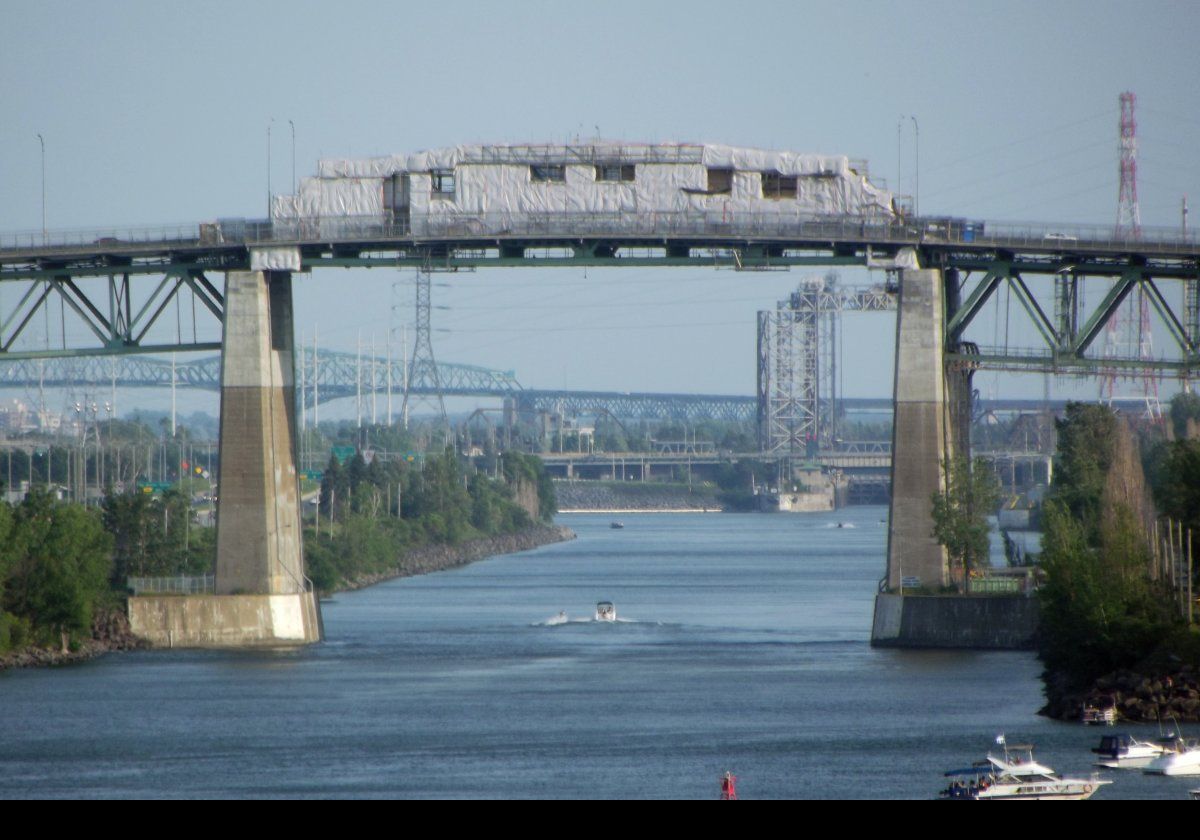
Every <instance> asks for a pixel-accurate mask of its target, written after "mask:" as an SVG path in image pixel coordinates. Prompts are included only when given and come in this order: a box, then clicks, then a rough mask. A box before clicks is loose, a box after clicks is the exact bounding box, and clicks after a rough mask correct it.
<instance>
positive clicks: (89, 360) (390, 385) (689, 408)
mask: <svg viewBox="0 0 1200 840" xmlns="http://www.w3.org/2000/svg"><path fill="white" fill-rule="evenodd" d="M300 357H302V358H300ZM389 365H390V366H391V372H390V376H389V374H388V372H387V368H388V366H389ZM297 368H298V369H300V368H302V369H303V370H304V377H305V382H306V383H307V385H306V396H307V399H308V400H309V401H308V402H306V405H307V406H308V407H309V408H311V407H312V402H311V398H312V396H313V393H314V389H313V387H312V383H313V371H314V370H316V371H317V375H316V382H317V387H316V389H315V393H316V395H317V398H318V400H319V401H320V402H322V403H324V402H329V401H332V400H336V399H346V398H351V397H354V396H356V395H358V394H360V393H361V394H363V395H364V396H365V395H368V394H371V393H374V394H377V395H378V394H386V393H388V392H389V391H390V392H391V393H392V394H393V395H398V394H399V393H401V392H402V389H403V382H404V367H403V362H401V361H397V360H395V359H387V358H372V357H361V358H360V357H359V356H358V355H357V354H355V353H341V352H336V351H330V350H319V351H318V352H317V362H316V363H315V365H314V362H313V358H312V351H311V350H306V351H303V352H300V353H299V354H298V358H297ZM438 370H439V371H440V372H441V380H442V387H443V393H445V394H447V395H449V396H460V397H490V398H496V399H510V400H512V408H513V409H514V410H515V411H516V412H518V413H521V414H545V415H551V416H554V415H559V416H562V417H588V416H601V415H607V416H612V417H616V418H617V419H619V420H621V421H638V420H647V421H675V422H682V423H694V422H697V421H700V420H721V421H731V422H750V421H753V420H754V419H755V416H756V411H757V407H758V400H757V398H755V397H752V396H746V395H741V394H729V395H721V394H668V393H636V392H634V393H626V392H619V391H566V390H564V391H555V390H539V389H531V388H524V387H522V386H521V384H520V382H519V381H518V380H517V378H516V374H515V373H514V372H513V371H498V370H491V369H488V368H484V367H478V366H475V365H463V364H454V363H448V362H439V363H438ZM220 376H221V359H220V357H219V356H208V357H205V358H201V359H188V360H183V361H177V362H175V363H174V364H173V363H172V361H171V360H170V359H163V358H158V357H155V356H145V355H126V356H108V357H96V356H81V357H73V358H36V359H29V358H18V359H12V360H5V359H0V389H14V390H16V389H21V390H29V389H33V388H37V387H39V386H41V387H46V388H58V389H72V390H74V389H82V390H86V391H99V390H102V389H105V388H108V387H110V386H112V385H113V384H114V383H115V384H116V385H118V386H119V387H121V388H170V387H171V386H172V382H174V385H175V387H177V388H187V389H194V390H201V391H211V392H214V393H215V392H217V391H219V390H220V382H221V380H220ZM411 392H412V393H415V394H421V395H426V394H428V395H432V394H433V390H432V388H431V387H430V386H429V385H428V384H414V385H412V386H411ZM1065 404H1066V403H1065V402H1064V401H1063V400H1051V401H1049V402H1047V401H1045V400H1040V399H982V400H978V401H977V404H976V406H975V408H976V411H978V412H980V413H986V412H995V413H1031V412H1037V411H1041V410H1044V409H1050V410H1052V411H1055V412H1061V411H1062V409H1063V407H1064V406H1065ZM1114 404H1117V405H1120V406H1122V407H1124V408H1126V409H1127V410H1130V411H1137V410H1139V409H1140V408H1142V407H1143V406H1142V401H1141V400H1137V399H1127V400H1114ZM838 405H839V406H840V407H841V408H842V409H843V410H844V411H847V412H872V413H890V412H891V410H892V401H891V399H889V398H887V397H839V398H838Z"/></svg>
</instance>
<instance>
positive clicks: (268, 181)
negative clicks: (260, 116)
mask: <svg viewBox="0 0 1200 840" xmlns="http://www.w3.org/2000/svg"><path fill="white" fill-rule="evenodd" d="M274 122H275V118H274V117H271V121H270V122H268V123H267V218H268V219H269V218H271V125H272V124H273V123H274Z"/></svg>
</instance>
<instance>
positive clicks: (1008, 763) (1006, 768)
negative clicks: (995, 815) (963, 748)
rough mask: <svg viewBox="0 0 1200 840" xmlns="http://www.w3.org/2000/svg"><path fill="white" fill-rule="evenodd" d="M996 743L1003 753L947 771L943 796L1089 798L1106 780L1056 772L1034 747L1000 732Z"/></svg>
mask: <svg viewBox="0 0 1200 840" xmlns="http://www.w3.org/2000/svg"><path fill="white" fill-rule="evenodd" d="M996 743H997V744H999V745H1000V746H1001V747H1002V748H1003V755H997V754H995V753H990V752H989V753H988V755H987V758H986V759H985V760H983V761H979V762H976V763H975V764H973V765H971V766H970V767H968V768H965V769H962V770H951V771H949V772H948V773H946V774H945V775H946V777H947V778H949V779H950V780H951V781H950V784H949V786H948V787H947V788H946V789H945V790H943V791H942V792H941V793H940V794H939V798H941V799H1088V798H1090V797H1091V796H1092V794H1094V793H1095V792H1096V791H1097V790H1099V789H1100V787H1101V786H1103V785H1107V784H1110V783H1111V782H1110V781H1109V780H1107V779H1101V778H1098V777H1096V776H1092V777H1090V778H1087V779H1076V778H1070V777H1062V776H1059V775H1057V774H1056V773H1055V772H1054V770H1053V769H1051V768H1049V767H1047V766H1045V765H1044V764H1039V763H1038V762H1037V761H1035V760H1034V757H1033V746H1032V745H1028V744H1013V745H1009V744H1008V743H1007V741H1005V739H1004V736H1003V735H1001V736H999V737H997V738H996Z"/></svg>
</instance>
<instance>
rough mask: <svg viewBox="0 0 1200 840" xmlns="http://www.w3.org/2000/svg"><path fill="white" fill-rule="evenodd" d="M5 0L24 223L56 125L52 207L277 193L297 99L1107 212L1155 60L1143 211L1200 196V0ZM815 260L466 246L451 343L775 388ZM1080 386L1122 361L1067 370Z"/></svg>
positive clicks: (862, 383) (869, 340)
mask: <svg viewBox="0 0 1200 840" xmlns="http://www.w3.org/2000/svg"><path fill="white" fill-rule="evenodd" d="M4 19H5V27H4V28H5V39H4V40H5V45H4V49H3V50H0V113H2V114H3V115H4V116H3V119H2V120H0V195H2V196H3V198H4V200H3V201H2V202H0V232H2V233H11V232H14V231H34V230H40V228H41V215H42V210H43V204H42V198H41V196H42V178H41V165H40V164H41V147H40V145H39V141H38V137H37V135H38V134H41V135H42V137H43V138H44V141H45V204H44V208H45V215H46V224H47V227H48V228H50V229H51V230H61V229H74V228H87V229H106V228H118V227H121V226H138V227H141V226H148V225H173V224H189V225H190V224H195V223H197V222H201V221H206V220H212V219H216V218H219V217H235V216H247V217H261V216H265V214H266V204H267V195H268V181H269V182H270V185H271V189H272V190H273V191H274V192H276V193H285V192H290V189H291V183H292V177H293V175H292V165H293V155H292V126H294V128H295V156H294V161H295V173H296V176H297V177H304V176H305V175H308V174H312V173H313V172H314V171H315V168H316V161H317V160H318V158H320V157H359V156H370V155H378V154H390V153H399V152H411V151H417V150H420V149H426V148H436V147H440V146H447V145H455V144H459V143H471V142H486V143H505V142H527V141H533V142H546V141H551V142H554V141H566V140H569V139H572V138H575V137H577V136H582V137H585V138H586V137H593V136H596V135H597V133H598V134H600V135H601V136H603V137H605V138H610V139H618V140H627V141H694V142H705V141H708V142H720V143H728V144H735V145H747V146H759V147H765V148H772V149H791V150H796V151H803V152H820V153H826V154H846V155H848V156H850V157H852V158H861V159H866V160H867V161H868V162H869V165H870V172H871V175H872V177H873V178H874V179H876V180H883V181H886V183H887V185H888V186H889V187H891V188H893V189H895V188H896V187H897V185H899V186H900V187H902V188H903V189H904V191H905V192H912V191H915V192H916V193H917V200H918V204H919V209H920V212H921V213H922V214H947V215H954V216H964V217H969V218H974V219H986V220H989V221H1004V220H1011V221H1033V222H1042V223H1045V224H1046V225H1048V226H1051V227H1054V226H1060V225H1061V226H1064V227H1065V226H1068V225H1072V224H1098V225H1105V226H1107V225H1112V224H1113V223H1114V222H1115V219H1116V205H1117V194H1118V167H1117V164H1118V148H1117V124H1118V115H1119V112H1118V95H1119V94H1120V93H1121V92H1122V91H1126V90H1129V91H1133V92H1134V93H1135V94H1136V95H1137V120H1138V125H1137V131H1138V138H1139V157H1138V167H1139V172H1138V177H1139V182H1138V189H1139V199H1140V211H1141V218H1142V223H1143V225H1147V226H1164V227H1175V228H1178V227H1179V225H1180V207H1181V199H1182V197H1183V196H1184V195H1187V196H1189V199H1190V200H1191V201H1192V202H1194V203H1200V157H1198V154H1197V150H1198V149H1200V144H1197V142H1196V138H1197V134H1198V133H1200V85H1198V84H1197V81H1198V80H1200V72H1198V71H1200V53H1198V52H1197V51H1196V49H1195V44H1194V33H1195V32H1196V31H1198V29H1200V26H1198V25H1200V4H1195V3H1188V2H1143V3H1137V4H1134V3H1112V2H1094V1H1089V2H1047V1H1046V0H1041V2H971V3H962V2H904V3H900V2H896V3H891V2H853V0H851V2H807V3H805V2H779V3H771V2H742V3H739V4H736V5H735V4H729V3H715V2H703V1H702V0H691V1H690V2H646V0H642V2H636V3H635V2H625V0H614V1H613V2H605V3H595V2H570V0H559V2H521V1H520V0H508V2H505V3H503V4H483V3H475V2H458V0H442V1H441V2H437V3H425V2H410V3H395V2H366V1H365V0H363V1H362V2H353V0H350V1H349V2H341V3H339V4H336V6H335V5H334V4H330V3H316V2H286V3H284V2H245V0H241V2H211V1H210V0H206V2H203V3H196V2H191V3H182V2H169V1H168V2H164V1H163V0H157V1H156V2H132V0H128V1H126V2H115V1H114V2H108V3H95V2H56V1H55V0H39V2H26V0H7V2H6V3H5V15H4ZM289 121H290V123H289ZM268 129H270V144H269V145H268ZM268 148H269V150H270V161H271V165H270V168H269V170H268V164H267V158H268ZM1193 219H1196V221H1197V222H1200V214H1195V213H1194V214H1193ZM806 273H807V272H802V271H792V272H771V273H738V272H732V271H715V270H708V269H705V270H700V269H654V270H648V269H619V270H611V269H610V270H595V269H592V270H589V271H583V270H582V269H578V270H556V269H527V270H499V269H493V270H482V271H479V272H475V273H459V274H455V275H441V276H438V277H436V278H435V279H436V282H437V284H438V285H437V286H436V287H435V290H434V302H435V304H436V305H437V306H438V307H439V308H438V309H436V310H435V311H434V315H433V319H434V325H435V328H436V330H437V331H436V332H435V333H434V349H435V353H436V355H437V357H438V359H439V360H441V361H453V362H461V363H467V364H479V365H485V366H489V367H494V368H498V369H503V370H514V371H515V372H516V374H517V377H518V379H519V380H520V381H521V382H522V384H524V385H525V386H526V387H541V388H558V387H571V388H587V389H611V390H620V391H676V392H692V393H731V394H734V393H740V394H752V393H753V392H754V381H755V346H754V345H755V312H756V311H757V310H759V309H764V308H772V307H773V306H774V304H775V302H776V301H777V300H779V299H781V298H783V297H784V296H785V295H786V294H787V292H788V291H790V290H791V289H792V288H794V287H795V285H796V283H797V282H798V281H799V280H800V279H801V278H802V277H803V276H805V274H806ZM882 279H883V277H882V276H881V275H879V274H875V275H871V274H869V273H868V272H866V271H865V270H858V269H855V270H846V269H843V270H841V271H840V281H841V282H842V283H843V284H844V285H868V284H870V283H872V282H880V281H881V280H882ZM6 294H7V295H8V296H11V295H12V294H13V292H12V291H9V290H0V309H2V308H3V307H4V305H5V303H4V301H5V300H9V299H10V297H6ZM412 294H413V288H412V273H411V272H398V271H393V270H370V271H367V270H363V269H359V270H353V271H344V270H337V271H335V270H325V271H318V272H314V273H313V274H312V275H311V276H304V277H300V278H298V281H297V285H296V312H297V314H296V329H297V333H298V334H299V337H303V338H304V340H305V341H306V343H311V341H312V336H313V333H314V331H315V332H316V333H317V334H318V336H319V341H320V343H321V346H327V347H332V348H333V349H341V350H351V351H353V350H355V348H356V346H357V345H358V342H359V341H360V340H361V341H362V342H364V343H365V344H368V345H369V344H370V343H371V342H372V336H373V337H374V342H375V344H376V346H377V348H379V350H380V353H381V354H382V353H383V352H384V351H383V348H384V342H385V341H386V340H387V336H388V335H389V334H390V333H394V334H397V335H399V334H401V328H402V326H403V325H404V324H406V323H411V321H412V317H413V316H412V305H411V301H412ZM1001 305H1002V302H997V304H996V306H997V310H996V312H995V313H993V314H992V315H990V316H988V317H992V318H993V319H994V320H993V321H990V322H989V321H988V320H987V319H986V318H985V319H984V320H982V321H981V322H980V323H981V324H982V327H981V329H983V330H984V331H987V330H988V329H989V326H988V325H989V324H990V325H991V326H990V329H991V331H992V332H993V333H996V332H997V330H998V329H999V328H998V326H997V325H998V324H999V323H1000V321H999V320H995V319H999V318H1000V317H1001V315H1000V310H999V307H1000V306H1001ZM844 329H845V340H844V345H843V346H844V357H843V361H842V367H843V370H844V372H845V373H844V377H843V386H844V392H845V393H847V394H849V395H855V396H878V395H884V394H887V393H889V392H890V390H891V382H892V372H891V367H892V361H891V360H892V358H893V352H894V317H893V316H889V315H848V316H846V319H845V322H844ZM360 336H361V339H360ZM394 343H395V344H396V345H397V346H396V349H395V351H394V352H395V353H396V354H397V355H399V353H400V352H401V351H400V349H399V346H398V345H399V338H398V337H397V338H396V339H395V342H394ZM977 385H978V386H979V387H980V389H981V390H982V391H983V392H984V393H985V394H1001V395H1003V394H1011V395H1026V394H1040V393H1041V392H1042V380H1041V378H1040V377H1028V376H1026V377H1023V378H1014V377H1007V376H1000V375H995V374H981V375H980V376H979V377H978V379H977ZM1164 387H1165V388H1167V390H1169V386H1164ZM1071 389H1074V390H1075V391H1080V392H1081V393H1085V394H1092V393H1094V392H1095V385H1094V383H1093V384H1086V385H1085V384H1078V383H1074V382H1072V381H1067V380H1064V381H1062V382H1055V383H1054V391H1055V393H1062V394H1066V393H1068V392H1069V391H1071Z"/></svg>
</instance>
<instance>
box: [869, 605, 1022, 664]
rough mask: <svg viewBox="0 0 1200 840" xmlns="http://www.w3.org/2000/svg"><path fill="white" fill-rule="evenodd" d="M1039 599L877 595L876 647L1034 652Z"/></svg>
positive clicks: (873, 631)
mask: <svg viewBox="0 0 1200 840" xmlns="http://www.w3.org/2000/svg"><path fill="white" fill-rule="evenodd" d="M1037 627H1038V605H1037V601H1036V600H1034V599H1033V598H1029V597H1027V596H1025V595H1014V596H1003V595H991V596H982V595H896V594H889V593H886V592H881V593H880V594H878V595H876V596H875V621H874V623H873V625H872V627H871V644H872V645H874V646H875V647H897V648H951V649H953V648H958V649H968V650H1029V649H1031V648H1032V647H1033V645H1034V638H1035V636H1036V634H1037Z"/></svg>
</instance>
